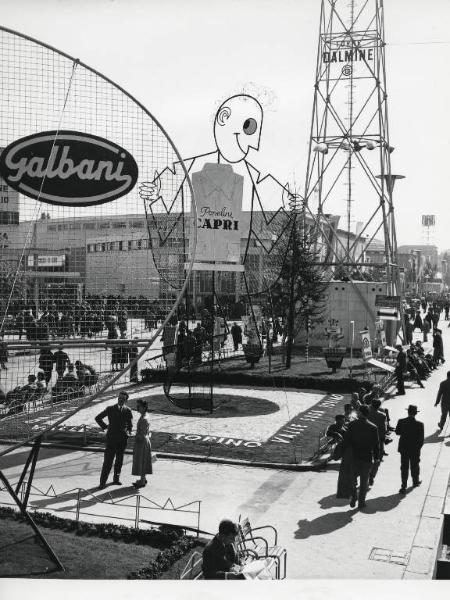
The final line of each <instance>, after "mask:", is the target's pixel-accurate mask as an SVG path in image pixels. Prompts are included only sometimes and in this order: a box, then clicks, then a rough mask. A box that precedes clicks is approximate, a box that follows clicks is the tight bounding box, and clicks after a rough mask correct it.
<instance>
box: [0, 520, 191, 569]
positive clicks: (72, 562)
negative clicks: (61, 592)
mask: <svg viewBox="0 0 450 600" xmlns="http://www.w3.org/2000/svg"><path fill="white" fill-rule="evenodd" d="M41 531H42V533H43V534H44V536H45V538H46V539H47V541H48V543H49V544H50V546H51V547H52V549H53V551H54V552H55V554H56V555H57V556H58V558H59V559H60V561H61V562H62V563H63V565H64V567H65V571H64V572H62V571H55V565H54V563H53V562H52V561H51V559H50V558H49V557H48V555H47V553H46V551H45V550H44V548H43V547H42V545H41V544H40V543H37V542H36V538H35V536H34V533H33V531H32V530H31V528H30V527H29V525H28V524H27V523H24V522H20V521H14V520H12V519H9V518H6V519H5V518H1V519H0V540H1V541H0V576H1V577H29V576H34V577H40V578H41V577H43V578H52V579H126V578H127V575H128V574H129V573H130V572H131V571H135V570H137V569H139V568H141V567H144V566H146V565H148V563H150V562H151V561H153V560H154V559H155V558H156V556H157V554H158V553H159V549H157V548H152V547H151V546H148V545H139V544H126V543H125V542H121V541H118V542H115V541H113V540H109V539H104V538H97V537H88V536H85V535H83V536H82V537H80V536H78V535H76V534H75V533H70V532H64V531H58V530H52V529H47V528H41ZM179 562H182V561H179ZM174 566H175V565H174Z"/></svg>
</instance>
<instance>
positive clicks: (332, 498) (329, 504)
mask: <svg viewBox="0 0 450 600" xmlns="http://www.w3.org/2000/svg"><path fill="white" fill-rule="evenodd" d="M349 502H350V500H346V499H345V498H336V494H330V495H329V496H325V497H324V498H322V499H321V500H319V504H320V508H333V507H334V506H345V505H346V504H348V503H349Z"/></svg>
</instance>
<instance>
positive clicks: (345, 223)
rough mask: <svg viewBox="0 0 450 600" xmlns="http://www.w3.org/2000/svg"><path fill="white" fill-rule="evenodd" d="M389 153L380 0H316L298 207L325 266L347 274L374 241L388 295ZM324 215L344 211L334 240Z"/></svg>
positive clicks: (391, 233) (395, 277)
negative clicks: (319, 243)
mask: <svg viewBox="0 0 450 600" xmlns="http://www.w3.org/2000/svg"><path fill="white" fill-rule="evenodd" d="M392 151H393V148H392V147H391V145H390V143H389V127H388V109H387V91H386V64H385V41H384V11H383V2H382V0H322V2H321V13H320V30H319V46H318V53H317V66H316V75H315V86H314V103H313V113H312V122H311V132H310V141H309V155H308V165H307V172H306V181H305V210H306V212H307V213H308V214H309V215H310V216H311V217H312V218H313V219H314V222H315V224H316V228H317V231H318V234H319V233H320V238H321V239H322V240H323V243H324V245H325V246H328V248H327V262H326V263H325V264H326V265H327V266H328V267H329V268H330V269H331V270H339V272H343V273H345V274H347V275H348V277H349V278H350V279H351V273H352V271H353V270H354V269H355V268H357V267H361V266H362V265H364V264H365V257H366V250H367V249H368V247H369V246H370V244H371V242H372V241H373V240H374V239H382V240H383V242H384V255H385V256H384V264H383V266H382V270H383V271H384V273H383V274H382V277H383V279H384V278H385V279H386V281H387V284H388V293H390V294H396V293H397V290H398V288H399V272H398V263H397V240H396V234H395V220H394V206H393V201H392V192H393V187H394V183H395V180H396V179H397V178H399V177H401V176H398V175H393V174H392V170H391V152H392ZM315 190H318V193H317V194H315V193H314V192H315ZM331 214H340V215H345V219H342V220H341V227H342V228H343V229H345V230H346V232H347V233H346V235H345V237H344V239H343V237H342V235H341V237H340V238H339V240H338V243H337V244H336V240H335V239H333V240H331V237H332V236H329V235H328V233H327V232H329V231H332V230H333V229H332V223H331V220H330V215H331ZM361 222H362V224H361ZM357 223H358V225H357ZM366 266H367V265H366ZM380 270H381V269H380Z"/></svg>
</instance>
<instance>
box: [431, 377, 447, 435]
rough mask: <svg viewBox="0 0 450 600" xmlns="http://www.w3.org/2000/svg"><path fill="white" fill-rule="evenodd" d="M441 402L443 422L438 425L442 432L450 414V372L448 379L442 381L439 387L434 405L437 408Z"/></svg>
mask: <svg viewBox="0 0 450 600" xmlns="http://www.w3.org/2000/svg"><path fill="white" fill-rule="evenodd" d="M439 402H440V403H441V420H440V421H439V423H438V427H439V431H442V430H443V429H444V425H445V421H446V420H447V415H448V414H449V412H450V371H447V379H445V380H444V381H442V382H441V384H440V386H439V390H438V393H437V397H436V402H435V403H434V405H435V406H437V405H438V404H439Z"/></svg>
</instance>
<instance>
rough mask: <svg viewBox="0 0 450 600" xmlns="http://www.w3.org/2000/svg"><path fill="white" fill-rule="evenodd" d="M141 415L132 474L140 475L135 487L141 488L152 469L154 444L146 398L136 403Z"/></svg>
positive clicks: (134, 449)
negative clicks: (152, 443)
mask: <svg viewBox="0 0 450 600" xmlns="http://www.w3.org/2000/svg"><path fill="white" fill-rule="evenodd" d="M136 408H137V410H138V412H139V413H140V414H141V417H140V419H139V421H138V422H137V425H136V436H135V439H134V448H133V467H132V471H131V474H132V475H136V476H137V477H139V479H138V481H135V482H134V483H133V485H134V487H135V488H136V489H137V488H141V487H144V486H145V485H146V483H147V479H146V477H145V476H146V475H147V474H149V475H150V474H151V473H153V471H152V446H151V443H150V421H149V419H148V417H147V411H148V404H147V401H146V400H138V401H137V404H136Z"/></svg>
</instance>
